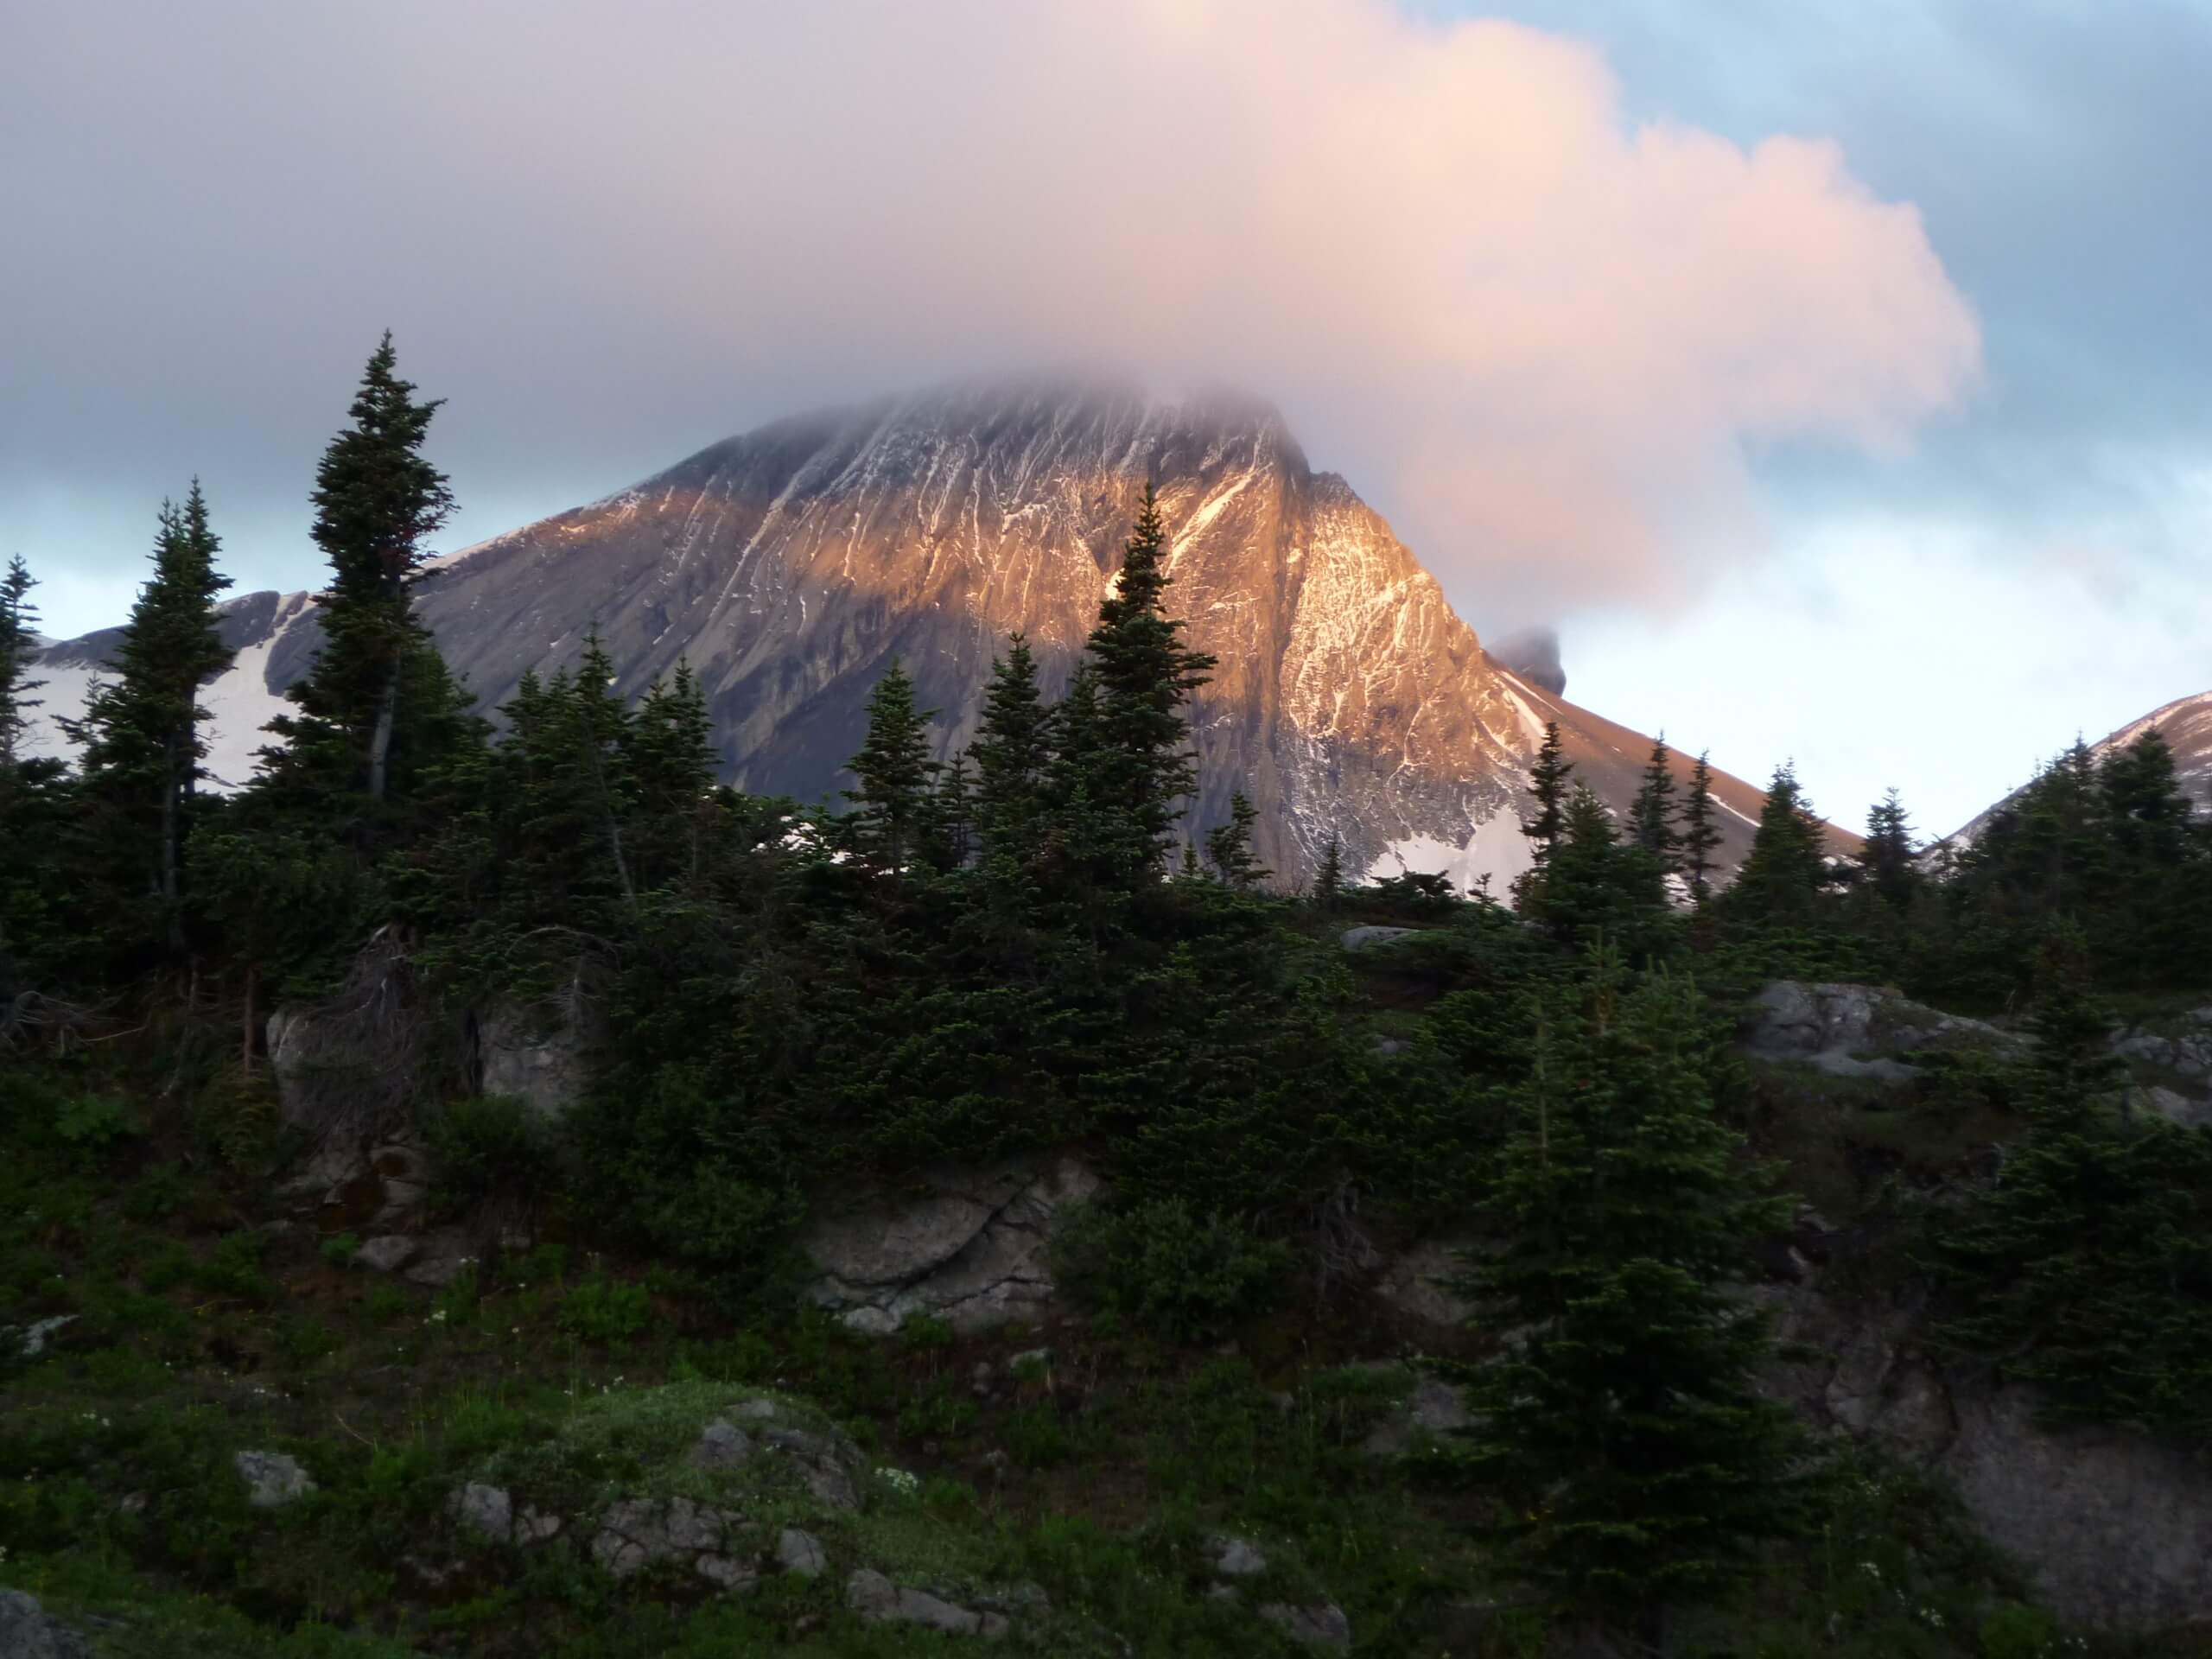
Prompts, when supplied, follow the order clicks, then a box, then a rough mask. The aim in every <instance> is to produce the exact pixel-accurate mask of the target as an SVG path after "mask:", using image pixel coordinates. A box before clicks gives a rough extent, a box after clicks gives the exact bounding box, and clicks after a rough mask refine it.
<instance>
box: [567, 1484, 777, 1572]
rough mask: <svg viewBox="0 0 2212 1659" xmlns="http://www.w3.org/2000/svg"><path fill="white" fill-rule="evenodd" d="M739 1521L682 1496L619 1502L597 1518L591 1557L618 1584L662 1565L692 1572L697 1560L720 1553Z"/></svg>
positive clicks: (637, 1498) (642, 1498)
mask: <svg viewBox="0 0 2212 1659" xmlns="http://www.w3.org/2000/svg"><path fill="white" fill-rule="evenodd" d="M740 1519H741V1517H740V1516H735V1515H732V1514H730V1513H728V1511H726V1510H717V1509H711V1508H709V1506H708V1505H706V1504H704V1503H694V1502H693V1501H692V1500H691V1499H690V1498H688V1497H630V1498H624V1499H622V1500H620V1502H618V1503H612V1504H609V1505H608V1506H607V1512H606V1513H605V1514H604V1515H602V1516H600V1520H599V1531H598V1533H597V1534H596V1535H594V1537H593V1539H592V1541H591V1558H592V1560H594V1561H596V1562H598V1563H599V1565H600V1566H601V1567H603V1568H605V1569H606V1570H607V1572H609V1573H613V1575H614V1576H615V1577H616V1578H618V1579H627V1578H633V1577H635V1576H636V1575H637V1574H638V1573H642V1572H644V1571H645V1569H646V1568H647V1567H652V1566H655V1565H657V1564H658V1563H659V1562H662V1561H688V1562H690V1564H691V1565H692V1566H693V1567H695V1568H696V1567H697V1566H698V1563H699V1558H701V1557H702V1556H713V1555H720V1554H723V1541H724V1539H725V1537H726V1536H727V1535H728V1533H729V1531H730V1530H731V1529H733V1528H734V1527H735V1526H736V1525H737V1524H738V1523H739V1521H740ZM716 1570H719V1569H716ZM709 1576H711V1573H710V1574H709Z"/></svg>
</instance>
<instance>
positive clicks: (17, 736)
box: [0, 553, 46, 767]
mask: <svg viewBox="0 0 2212 1659" xmlns="http://www.w3.org/2000/svg"><path fill="white" fill-rule="evenodd" d="M37 586H38V579H37V578H36V577H35V576H34V575H31V570H30V566H29V565H28V564H25V563H23V556H22V554H20V553H18V554H16V556H14V557H13V558H11V559H10V560H9V561H8V573H7V575H4V576H0V767H10V766H14V765H15V763H16V750H17V748H18V747H20V745H21V743H22V734H23V728H24V726H25V725H26V724H27V723H28V721H29V718H30V715H29V711H30V710H31V709H35V708H37V707H38V706H39V700H38V699H37V698H36V697H35V696H31V693H32V692H34V691H35V690H38V689H39V688H40V687H41V686H42V685H44V684H45V683H46V682H45V681H43V680H35V679H33V678H31V677H30V659H31V655H32V653H33V652H35V651H37V649H38V607H37V606H35V605H34V604H33V603H32V602H31V589H32V588H35V587H37Z"/></svg>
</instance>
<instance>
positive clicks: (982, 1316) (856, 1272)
mask: <svg viewBox="0 0 2212 1659" xmlns="http://www.w3.org/2000/svg"><path fill="white" fill-rule="evenodd" d="M1098 1185H1099V1183H1098V1179H1097V1177H1096V1175H1094V1174H1093V1173H1091V1172H1090V1169H1089V1168H1088V1167H1087V1166H1084V1164H1082V1163H1080V1162H1078V1161H1077V1160H1074V1159H1072V1158H1062V1159H1059V1160H1055V1161H1053V1162H1052V1163H1050V1164H1046V1165H1041V1166H1040V1165H1039V1163H1037V1162H1035V1161H1030V1160H1014V1161H1010V1162H1007V1163H1002V1164H998V1165H994V1166H990V1167H988V1168H986V1169H980V1170H975V1169H957V1168H942V1169H938V1170H934V1171H931V1172H929V1173H926V1174H925V1175H924V1176H923V1178H922V1179H921V1180H920V1182H919V1184H918V1191H917V1192H913V1193H912V1194H910V1195H899V1196H895V1197H888V1198H883V1199H880V1200H879V1201H878V1202H876V1203H874V1204H873V1205H868V1207H866V1208H864V1209H861V1210H858V1211H852V1212H850V1213H849V1214H846V1215H842V1216H835V1217H828V1218H826V1219H824V1220H822V1221H818V1222H817V1223H816V1224H814V1226H813V1227H812V1228H811V1229H810V1230H809V1231H808V1233H807V1235H806V1236H805V1238H804V1248H805V1249H806V1252H807V1254H808V1255H810V1257H811V1258H812V1259H813V1261H814V1262H815V1264H816V1265H817V1267H818V1268H820V1269H821V1275H820V1277H818V1278H817V1279H816V1280H815V1281H814V1282H813V1283H812V1285H810V1287H809V1288H808V1294H809V1295H810V1297H811V1298H812V1300H814V1301H815V1302H816V1303H817V1305H818V1306H823V1307H827V1308H830V1309H833V1310H835V1311H836V1312H837V1313H840V1314H841V1315H842V1318H843V1319H844V1322H845V1323H846V1324H847V1325H849V1326H850V1327H852V1328H853V1329H854V1330H856V1331H861V1332H868V1333H869V1334H871V1335H887V1334H888V1333H890V1332H894V1331H896V1330H898V1329H899V1327H900V1326H901V1325H904V1324H905V1323H906V1321H907V1320H908V1319H912V1317H914V1316H915V1315H916V1314H928V1315H930V1316H931V1317H932V1318H936V1319H944V1320H946V1321H947V1322H949V1323H950V1325H952V1327H953V1328H954V1329H955V1330H957V1331H961V1332H973V1331H984V1330H989V1329H991V1328H993V1327H995V1326H997V1325H1005V1324H1007V1323H1010V1322H1012V1321H1014V1320H1016V1319H1033V1318H1036V1317H1038V1316H1039V1315H1041V1314H1042V1313H1045V1312H1046V1311H1047V1309H1048V1308H1049V1307H1050V1306H1051V1304H1052V1295H1053V1287H1052V1274H1051V1270H1050V1268H1049V1267H1048V1265H1047V1263H1046V1247H1047V1245H1048V1243H1049V1241H1050V1239H1051V1236H1052V1228H1053V1226H1054V1224H1055V1221H1056V1218H1057V1217H1058V1215H1059V1213H1060V1212H1061V1211H1063V1210H1064V1209H1065V1207H1066V1206H1067V1205H1071V1204H1073V1203H1077V1202H1080V1201H1081V1200H1083V1199H1085V1198H1090V1196H1091V1195H1092V1194H1093V1193H1095V1192H1097V1190H1098Z"/></svg>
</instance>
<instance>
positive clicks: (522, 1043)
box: [475, 987, 591, 1122]
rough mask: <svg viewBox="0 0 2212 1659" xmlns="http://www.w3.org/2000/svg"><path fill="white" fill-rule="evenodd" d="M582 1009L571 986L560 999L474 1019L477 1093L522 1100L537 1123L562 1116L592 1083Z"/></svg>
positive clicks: (499, 1009) (586, 1024)
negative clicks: (478, 1091) (481, 1092)
mask: <svg viewBox="0 0 2212 1659" xmlns="http://www.w3.org/2000/svg"><path fill="white" fill-rule="evenodd" d="M584 1007H585V1005H584V1001H583V999H582V995H580V994H579V993H578V991H577V990H576V988H574V987H572V988H570V990H569V993H568V994H566V995H562V996H558V997H550V998H547V999H545V1000H544V1001H540V1002H535V1003H531V1004H527V1005H508V1006H503V1007H495V1008H493V1009H491V1010H489V1011H488V1012H486V1013H484V1014H479V1015H478V1016H477V1018H476V1022H475V1034H476V1080H477V1086H478V1088H479V1089H480V1090H482V1091H483V1092H484V1093H485V1094H487V1095H505V1096H509V1097H511V1098H512V1099H515V1100H519V1101H521V1102H522V1103H523V1104H524V1106H526V1107H528V1108H529V1109H530V1112H531V1116H534V1117H536V1118H537V1119H539V1120H540V1121H541V1122H554V1121H556V1120H558V1119H560V1118H562V1117H564V1116H567V1115H568V1114H569V1111H570V1110H572V1109H574V1108H575V1105H576V1103H578V1102H579V1101H581V1100H582V1098H583V1097H584V1090H586V1088H588V1086H589V1084H590V1082H591V1073H590V1067H589V1061H588V1054H589V1050H590V1046H591V1032H590V1029H589V1021H588V1020H587V1018H586V1017H585V1014H584Z"/></svg>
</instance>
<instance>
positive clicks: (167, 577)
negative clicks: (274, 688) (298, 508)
mask: <svg viewBox="0 0 2212 1659" xmlns="http://www.w3.org/2000/svg"><path fill="white" fill-rule="evenodd" d="M220 545H221V543H220V542H219V539H218V538H217V537H216V535H215V533H214V531H213V529H212V528H211V527H210V526H209V524H208V521H207V500H206V499H205V498H204V497H203V496H202V495H201V493H200V484H199V480H196V479H195V480H194V481H193V485H192V488H191V491H190V493H188V495H187V496H186V498H185V502H184V505H183V506H182V507H175V506H172V505H170V504H169V503H168V502H166V501H164V502H163V503H162V509H161V516H160V530H159V532H158V534H157V535H156V539H155V544H154V553H153V564H154V570H153V575H151V576H150V577H149V579H148V581H147V582H146V583H145V585H144V586H143V587H142V588H140V589H139V590H138V597H137V602H136V603H135V604H134V605H133V606H132V607H131V612H130V620H129V622H128V623H127V624H126V625H125V626H124V632H123V639H122V643H121V645H120V646H119V648H118V652H117V656H116V661H115V667H116V671H117V677H116V678H115V679H114V680H112V681H110V682H108V683H105V684H103V685H101V686H99V688H98V689H97V690H94V691H93V692H92V696H90V697H89V698H88V699H87V700H86V709H85V714H84V716H83V718H82V719H81V720H79V721H73V722H71V729H72V734H73V736H74V737H76V738H77V740H78V741H79V742H80V743H81V744H82V745H83V755H82V759H81V762H80V765H81V768H82V772H83V776H84V782H83V788H82V796H83V799H84V801H85V804H86V813H87V823H86V829H87V831H88V834H89V836H90V837H91V839H92V841H93V842H94V845H93V846H92V848H91V849H89V851H90V855H91V862H92V867H93V868H94V869H96V870H97V871H99V872H100V873H101V874H102V875H103V876H105V877H106V878H107V879H109V880H115V881H117V882H118V884H119V885H120V886H121V887H123V888H124V891H125V892H127V893H129V894H130V899H129V900H127V901H126V903H127V904H128V906H129V908H130V910H131V911H133V912H136V911H137V906H138V904H139V902H140V901H143V900H144V899H151V901H152V903H153V906H154V908H155V912H156V915H157V916H158V917H159V918H160V924H161V925H160V926H159V928H158V929H157V930H156V931H158V932H159V933H161V934H162V936H163V937H164V938H165V939H166V942H167V944H168V947H169V948H170V949H171V950H181V949H182V948H183V945H184V911H183V904H182V899H183V892H182V880H183V878H182V872H183V866H184V849H185V842H186V838H187V836H188V835H189V833H190V830H191V820H192V814H193V804H194V785H196V784H197V782H198V781H199V779H200V777H201V775H202V774H201V772H200V761H201V760H204V759H205V758H206V756H207V745H206V744H204V743H203V742H201V741H200V732H199V722H200V721H201V720H202V719H203V718H205V717H206V714H207V711H206V710H205V709H201V708H200V706H199V694H200V686H201V685H202V684H204V683H206V682H207V680H209V679H211V678H213V677H214V676H215V675H217V674H219V673H220V672H221V671H223V670H224V669H225V668H226V667H228V666H229V664H230V661H231V658H232V651H231V648H230V647H229V646H228V645H225V644H224V643H223V640H222V634H221V630H220V626H219V619H218V617H217V615H216V610H215V601H216V598H217V595H219V594H220V593H221V592H222V591H223V589H224V588H227V587H229V586H230V585H231V582H230V578H229V577H227V576H226V575H222V574H220V573H219V571H218V570H217V569H215V555H216V552H217V550H218V549H219V547H220ZM126 930H127V931H137V930H136V929H135V928H131V927H130V925H128V924H126Z"/></svg>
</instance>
